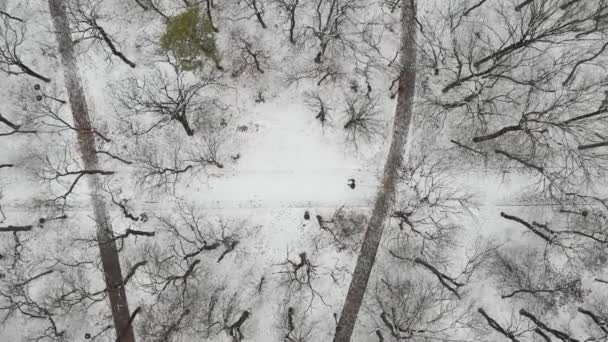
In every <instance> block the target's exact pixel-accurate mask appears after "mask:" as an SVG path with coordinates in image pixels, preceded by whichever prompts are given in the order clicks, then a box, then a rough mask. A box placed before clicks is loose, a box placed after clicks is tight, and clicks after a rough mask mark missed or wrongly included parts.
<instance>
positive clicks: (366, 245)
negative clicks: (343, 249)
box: [334, 1, 416, 342]
mask: <svg viewBox="0 0 608 342" xmlns="http://www.w3.org/2000/svg"><path fill="white" fill-rule="evenodd" d="M415 18H416V4H415V2H414V1H412V2H410V1H403V5H402V15H401V20H402V30H403V31H402V33H401V34H402V41H401V44H402V45H401V68H402V70H401V74H400V78H399V97H398V99H397V109H396V111H395V119H394V122H393V138H392V139H393V140H392V141H391V147H390V150H389V154H388V157H387V160H386V165H385V167H384V177H383V180H382V186H381V188H380V189H379V190H378V194H377V198H376V202H375V204H374V210H373V212H372V216H371V218H370V220H369V223H368V226H367V231H366V232H365V237H364V240H363V245H362V247H361V252H360V254H359V257H358V259H357V265H356V266H355V271H354V273H353V279H352V280H351V284H350V286H349V290H348V294H347V296H346V299H345V302H344V307H343V308H342V314H341V315H340V321H339V322H338V326H337V327H336V335H335V337H334V341H336V342H348V341H350V338H351V335H352V333H353V329H354V326H355V322H356V321H357V316H358V313H359V309H360V307H361V303H362V301H363V296H364V294H365V290H366V289H367V284H368V281H369V276H370V274H371V271H372V268H373V265H374V261H375V259H376V253H377V251H378V245H379V244H380V239H381V237H382V231H383V226H384V221H385V220H386V217H387V216H388V214H389V210H390V205H391V203H390V202H391V197H392V196H393V195H394V192H395V188H396V183H397V178H398V173H399V169H400V167H401V163H402V158H403V153H404V149H405V145H406V142H407V136H408V131H409V124H410V120H411V115H412V105H413V103H412V102H413V97H414V90H415V82H416V69H415V67H416V47H415V45H416V43H415V42H416V26H415Z"/></svg>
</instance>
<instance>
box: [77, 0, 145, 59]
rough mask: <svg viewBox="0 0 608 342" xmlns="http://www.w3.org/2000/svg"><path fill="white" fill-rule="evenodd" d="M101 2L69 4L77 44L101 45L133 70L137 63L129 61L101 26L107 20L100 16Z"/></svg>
mask: <svg viewBox="0 0 608 342" xmlns="http://www.w3.org/2000/svg"><path fill="white" fill-rule="evenodd" d="M101 6H102V4H101V1H97V0H74V1H70V2H69V6H68V13H69V15H70V19H71V22H72V23H73V25H74V30H73V31H72V34H73V35H76V36H77V37H78V38H76V39H74V42H75V43H83V42H86V41H92V42H93V43H97V44H101V45H102V46H103V47H106V48H107V49H109V50H110V54H111V55H113V56H116V57H118V58H119V59H120V60H122V61H123V62H124V63H125V64H127V65H128V66H130V67H131V68H135V66H136V65H135V63H133V62H132V61H131V60H130V59H128V58H127V57H126V56H125V55H124V54H123V53H122V52H121V51H120V49H119V47H118V43H117V42H116V40H115V39H114V38H112V36H110V35H109V34H108V32H107V31H106V30H105V29H104V28H103V27H102V26H101V24H100V22H101V21H102V20H103V19H105V18H104V17H103V16H102V15H101V14H100V11H101V9H100V7H101Z"/></svg>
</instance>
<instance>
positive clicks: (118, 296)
mask: <svg viewBox="0 0 608 342" xmlns="http://www.w3.org/2000/svg"><path fill="white" fill-rule="evenodd" d="M65 6H66V4H65V2H64V1H62V0H49V9H50V13H51V17H52V19H53V26H54V28H55V36H56V39H57V43H58V46H59V53H60V55H61V62H62V64H63V71H64V77H65V85H66V88H67V92H68V99H69V102H70V107H71V109H72V116H73V118H74V124H75V126H76V129H77V130H76V132H77V134H78V144H79V147H80V154H81V157H82V159H83V161H84V166H85V170H98V169H99V167H98V160H97V153H96V151H97V148H96V146H95V136H96V135H95V131H94V129H93V127H92V126H91V119H90V117H89V111H88V107H87V103H86V99H85V95H84V89H83V87H82V82H81V80H80V75H79V73H78V68H77V65H76V57H75V56H74V50H73V41H72V37H71V35H70V28H69V22H68V17H67V14H66V8H65ZM87 176H88V182H89V187H90V191H91V200H92V204H93V213H94V217H95V221H96V225H97V240H98V244H99V251H100V256H101V262H102V267H103V272H104V275H105V282H106V288H107V289H108V297H109V299H110V306H111V309H112V318H113V320H114V328H115V330H116V333H117V335H119V336H118V341H120V342H134V341H135V338H134V335H133V328H132V327H131V315H130V312H129V305H128V302H127V296H126V293H125V289H124V287H123V286H121V285H122V282H123V278H122V271H121V269H120V260H119V257H118V250H117V248H116V243H115V240H114V236H113V230H112V226H111V224H110V220H109V216H108V210H107V207H106V203H105V200H104V198H103V190H102V185H101V182H100V179H99V175H97V174H89V175H87Z"/></svg>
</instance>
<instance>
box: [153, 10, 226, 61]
mask: <svg viewBox="0 0 608 342" xmlns="http://www.w3.org/2000/svg"><path fill="white" fill-rule="evenodd" d="M160 47H161V49H163V50H164V51H166V52H172V53H173V54H174V55H175V57H176V58H177V60H178V63H179V65H180V66H181V67H182V68H183V69H184V70H189V71H194V70H200V69H202V68H203V67H204V66H205V64H206V63H208V62H209V61H211V62H213V63H214V64H215V66H216V67H217V68H218V69H222V67H221V66H220V61H221V58H220V56H219V52H218V50H217V45H216V42H215V31H214V29H213V26H212V24H211V22H210V21H209V20H208V19H207V18H206V17H205V16H201V15H200V13H199V9H198V7H192V8H190V9H188V10H186V11H185V12H183V13H180V14H178V15H176V16H174V17H171V18H169V20H168V21H167V28H166V30H165V32H164V33H163V35H162V36H161V37H160Z"/></svg>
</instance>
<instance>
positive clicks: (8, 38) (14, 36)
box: [0, 14, 51, 83]
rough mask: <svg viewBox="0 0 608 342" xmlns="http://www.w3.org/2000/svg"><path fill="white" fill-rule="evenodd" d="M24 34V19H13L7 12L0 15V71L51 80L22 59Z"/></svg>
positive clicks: (45, 80) (46, 80)
mask: <svg viewBox="0 0 608 342" xmlns="http://www.w3.org/2000/svg"><path fill="white" fill-rule="evenodd" d="M25 34H26V25H25V22H24V21H22V20H21V21H20V20H15V19H14V17H12V16H10V15H8V14H6V15H0V71H3V72H5V73H7V74H9V75H28V76H31V77H34V78H37V79H39V80H41V81H43V82H46V83H49V82H51V79H50V78H48V77H46V76H43V75H41V74H40V73H38V72H36V71H34V70H33V69H32V68H31V67H30V66H28V65H27V64H26V62H24V61H23V59H22V55H21V51H20V49H21V45H22V44H23V42H24V40H25Z"/></svg>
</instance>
